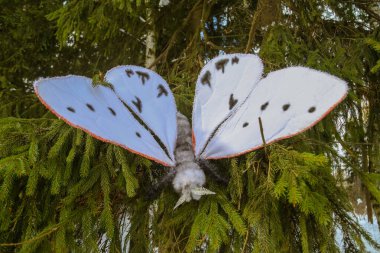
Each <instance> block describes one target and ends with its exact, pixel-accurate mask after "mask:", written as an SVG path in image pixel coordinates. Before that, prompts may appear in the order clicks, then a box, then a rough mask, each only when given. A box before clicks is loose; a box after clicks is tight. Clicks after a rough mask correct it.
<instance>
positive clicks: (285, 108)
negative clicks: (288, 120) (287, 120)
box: [282, 104, 290, 111]
mask: <svg viewBox="0 0 380 253" xmlns="http://www.w3.org/2000/svg"><path fill="white" fill-rule="evenodd" d="M289 107H290V104H285V105H283V106H282V110H284V111H287V110H288V109H289Z"/></svg>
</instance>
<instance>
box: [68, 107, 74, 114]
mask: <svg viewBox="0 0 380 253" xmlns="http://www.w3.org/2000/svg"><path fill="white" fill-rule="evenodd" d="M66 109H67V110H68V111H70V112H73V113H75V109H74V108H72V107H70V106H69V107H66Z"/></svg>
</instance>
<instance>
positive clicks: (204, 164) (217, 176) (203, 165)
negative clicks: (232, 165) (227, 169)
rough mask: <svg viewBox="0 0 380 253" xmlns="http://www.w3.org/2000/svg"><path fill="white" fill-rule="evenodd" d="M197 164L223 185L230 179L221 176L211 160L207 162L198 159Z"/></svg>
mask: <svg viewBox="0 0 380 253" xmlns="http://www.w3.org/2000/svg"><path fill="white" fill-rule="evenodd" d="M198 164H199V165H200V167H201V168H202V169H203V170H204V171H205V172H206V173H207V174H208V175H210V176H212V177H213V178H214V179H215V181H216V182H218V183H220V184H223V185H225V186H227V185H228V182H229V181H230V180H229V179H227V178H225V177H223V176H222V175H220V173H219V171H220V170H219V168H218V167H217V166H216V165H214V164H212V163H211V162H209V161H207V160H203V159H202V160H198Z"/></svg>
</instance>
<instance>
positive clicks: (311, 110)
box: [308, 106, 316, 113]
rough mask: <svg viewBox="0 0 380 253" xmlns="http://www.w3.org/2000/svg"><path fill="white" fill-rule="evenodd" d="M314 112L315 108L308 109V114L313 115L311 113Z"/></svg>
mask: <svg viewBox="0 0 380 253" xmlns="http://www.w3.org/2000/svg"><path fill="white" fill-rule="evenodd" d="M315 110H316V108H315V106H312V107H310V108H309V110H308V112H309V113H313V112H315Z"/></svg>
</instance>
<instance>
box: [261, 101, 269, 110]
mask: <svg viewBox="0 0 380 253" xmlns="http://www.w3.org/2000/svg"><path fill="white" fill-rule="evenodd" d="M268 105H269V102H266V103H264V104H262V105H261V107H260V109H261V110H262V111H264V110H265V109H266V108H267V107H268Z"/></svg>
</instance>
